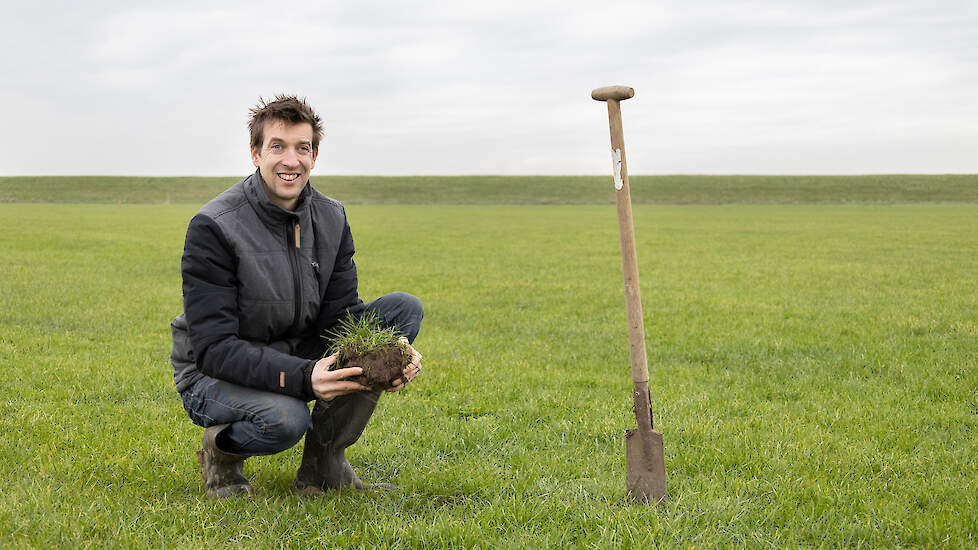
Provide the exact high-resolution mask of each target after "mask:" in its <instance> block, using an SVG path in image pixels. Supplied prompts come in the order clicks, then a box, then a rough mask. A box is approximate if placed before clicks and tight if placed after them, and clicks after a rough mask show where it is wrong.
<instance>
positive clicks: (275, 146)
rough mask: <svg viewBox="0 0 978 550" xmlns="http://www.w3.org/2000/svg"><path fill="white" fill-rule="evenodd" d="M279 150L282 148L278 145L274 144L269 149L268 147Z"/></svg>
mask: <svg viewBox="0 0 978 550" xmlns="http://www.w3.org/2000/svg"><path fill="white" fill-rule="evenodd" d="M281 148H282V146H281V145H279V144H278V143H276V144H275V145H272V146H271V147H269V149H281Z"/></svg>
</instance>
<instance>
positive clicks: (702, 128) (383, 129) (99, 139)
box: [0, 0, 978, 176]
mask: <svg viewBox="0 0 978 550" xmlns="http://www.w3.org/2000/svg"><path fill="white" fill-rule="evenodd" d="M317 4H318V3H316V2H308V3H302V4H299V3H284V4H278V3H271V2H260V3H258V2H248V1H241V0H238V1H234V2H179V1H178V2H166V3H153V4H152V5H151V4H149V3H147V4H146V5H145V6H144V5H141V4H140V3H133V2H125V3H123V2H98V1H85V2H60V1H54V2H39V3H33V2H19V3H16V4H15V5H13V6H9V5H8V6H7V7H5V8H4V10H3V11H4V17H3V21H2V22H0V45H2V46H3V51H4V54H3V55H2V56H0V72H2V74H3V75H4V77H3V83H2V84H0V99H2V102H3V103H2V104H3V105H4V109H3V111H2V114H0V117H2V119H3V131H2V132H0V175H28V174H38V175H40V174H112V175H124V174H127V175H202V176H204V175H206V176H211V175H228V176H239V175H246V174H248V173H249V172H251V171H252V170H253V168H252V166H251V161H250V158H249V155H248V135H247V129H246V124H247V117H248V108H249V107H250V106H252V105H254V104H255V103H256V102H257V101H258V99H259V97H266V98H267V97H271V96H273V95H274V94H276V93H281V92H288V93H295V94H298V95H301V96H305V97H306V98H307V99H308V101H309V102H310V103H311V104H312V105H313V106H314V107H315V108H316V109H317V111H318V112H319V114H320V116H321V117H322V118H323V120H324V122H325V127H326V137H325V140H324V142H323V144H322V146H321V151H320V157H319V160H318V162H317V165H316V169H315V170H314V174H358V175H365V174H386V175H390V174H605V173H609V174H610V171H611V160H610V152H609V150H610V142H609V137H608V123H607V110H606V108H605V105H604V104H603V103H599V102H596V101H594V100H592V99H591V98H590V92H591V90H592V89H593V88H597V87H600V86H605V85H612V84H624V85H628V86H632V87H634V88H635V97H634V98H633V99H630V100H628V101H625V102H623V103H622V112H623V118H624V127H625V146H626V152H627V156H628V167H629V172H630V173H631V174H676V173H703V174H729V173H740V174H770V173H783V174H856V173H910V172H923V173H953V172H957V173H961V172H966V173H976V172H978V154H976V145H978V107H976V105H978V38H976V36H978V34H976V33H978V31H976V29H978V2H976V1H974V0H961V1H955V0H888V1H875V0H869V1H859V0H845V1H836V0H757V1H733V0H702V1H693V0H687V1H678V0H677V1H672V0H669V1H665V0H646V1H617V2H616V1H609V2H600V1H595V0H590V1H586V2H577V1H568V0H562V1H553V2H549V1H538V0H519V1H509V0H492V1H485V0H480V1H475V2H469V1H442V0H426V1H406V2H396V1H387V2H381V1H348V2H338V1H332V2H322V3H321V4H322V5H317ZM155 6H158V7H155ZM300 6H301V7H300Z"/></svg>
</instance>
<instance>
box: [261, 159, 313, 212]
mask: <svg viewBox="0 0 978 550" xmlns="http://www.w3.org/2000/svg"><path fill="white" fill-rule="evenodd" d="M244 187H245V195H246V196H247V197H248V202H250V203H251V205H252V206H253V207H254V208H255V211H256V212H258V215H259V216H260V217H261V218H262V220H263V221H264V222H265V223H270V224H279V223H289V222H294V221H295V219H296V218H298V217H299V215H300V214H301V213H302V211H303V210H305V209H306V208H308V205H309V195H310V194H312V189H311V186H310V185H309V182H306V185H305V187H303V188H302V191H301V192H299V202H297V203H296V206H295V210H294V211H293V212H289V211H288V210H286V209H284V208H282V207H281V206H279V205H277V204H275V203H274V202H272V200H271V199H269V198H268V193H266V192H265V187H264V184H263V183H262V177H261V171H260V170H257V169H256V170H255V173H254V174H252V175H250V176H248V177H247V178H246V179H245V182H244Z"/></svg>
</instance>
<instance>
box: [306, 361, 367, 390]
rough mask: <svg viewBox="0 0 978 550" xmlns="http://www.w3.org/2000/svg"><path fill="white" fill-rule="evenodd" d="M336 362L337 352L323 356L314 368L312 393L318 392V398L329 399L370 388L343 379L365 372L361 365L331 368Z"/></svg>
mask: <svg viewBox="0 0 978 550" xmlns="http://www.w3.org/2000/svg"><path fill="white" fill-rule="evenodd" d="M334 363H336V354H333V355H330V356H329V357H323V358H322V359H320V360H319V361H317V362H316V366H315V367H313V368H312V393H314V394H316V398H317V399H322V400H323V401H329V400H331V399H333V398H334V397H339V396H341V395H346V394H348V393H353V392H358V391H363V390H369V389H370V388H368V387H367V386H364V385H361V384H358V383H356V382H350V381H349V380H343V378H348V377H350V376H357V375H360V374H363V369H361V368H360V367H350V368H347V369H336V370H329V368H330V367H331V366H333V364H334Z"/></svg>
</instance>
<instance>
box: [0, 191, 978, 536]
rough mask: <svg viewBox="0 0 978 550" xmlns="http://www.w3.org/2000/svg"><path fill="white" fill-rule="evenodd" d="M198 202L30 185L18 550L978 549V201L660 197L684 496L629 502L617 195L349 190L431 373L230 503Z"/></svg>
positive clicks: (370, 271) (654, 357) (19, 244)
mask: <svg viewBox="0 0 978 550" xmlns="http://www.w3.org/2000/svg"><path fill="white" fill-rule="evenodd" d="M195 210H196V206H194V205H57V204H43V205H42V204H38V205H33V204H5V205H0V250H3V254H4V261H3V262H2V263H0V281H2V284H0V364H2V366H3V376H2V377H0V390H2V392H3V395H4V399H3V400H0V449H2V456H0V487H2V489H0V547H13V548H17V547H44V548H46V547H65V548H85V547H122V548H142V547H167V548H170V547H175V548H216V547H226V546H229V547H231V546H233V547H237V546H247V547H255V548H266V547H267V548H300V547H303V548H305V547H344V546H347V547H361V548H371V547H401V548H414V547H428V548H432V547H502V548H507V547H509V548H527V547H529V548H549V547H552V548H563V547H583V548H588V547H596V548H639V547H641V548H690V547H692V548H710V547H712V548H725V547H745V548H790V547H830V548H840V547H843V548H850V547H851V548H879V547H925V546H929V547H937V548H945V547H946V548H974V547H975V546H976V545H978V528H976V525H978V458H976V457H978V371H976V369H975V364H976V361H978V351H976V350H978V347H976V344H975V342H976V339H978V321H976V318H975V311H978V241H976V239H975V235H978V205H970V204H944V205H902V206H873V205H849V206H825V205H822V206H819V205H815V206H811V205H808V206H799V205H791V206H785V205H780V206H776V205H753V206H751V205H746V206H745V205H741V206H637V207H636V208H635V224H636V232H637V241H638V253H639V261H640V271H641V281H642V296H643V301H644V305H645V318H646V325H645V327H646V332H647V340H648V347H649V358H650V367H651V374H652V382H651V383H652V388H653V390H652V391H653V395H652V397H653V404H654V407H655V411H656V420H657V425H658V426H659V427H660V428H661V429H662V431H663V433H664V435H665V445H666V447H665V450H666V466H667V471H668V476H669V477H668V489H669V495H670V503H669V505H668V506H667V507H666V508H665V509H662V510H657V509H654V508H647V507H641V506H633V505H629V504H627V503H626V501H625V499H624V488H625V465H624V437H623V435H624V430H625V429H626V428H629V427H631V426H632V425H633V424H634V419H633V418H632V416H631V411H630V408H631V396H630V391H631V387H630V377H629V368H628V356H627V335H626V327H625V312H624V300H623V297H622V290H621V280H620V277H621V275H620V267H619V256H618V248H617V247H618V240H617V226H616V221H615V211H614V208H613V207H610V206H568V207H545V206H520V207H512V206H509V207H507V206H385V205H372V206H355V205H354V206H351V207H350V208H349V209H348V210H349V215H350V221H351V224H352V226H353V229H354V236H355V238H356V240H357V249H358V254H357V258H358V265H359V268H360V275H361V280H362V284H361V294H362V295H363V296H364V297H365V298H368V299H369V298H373V297H376V296H378V295H380V294H383V293H386V292H389V291H392V290H405V291H408V292H412V293H415V294H416V295H418V296H419V297H421V298H422V299H423V300H424V302H425V306H426V311H425V320H424V324H423V326H422V332H421V336H420V337H419V339H418V341H417V342H416V347H417V348H418V350H419V351H421V352H422V353H423V354H424V356H425V361H424V363H425V370H424V374H423V375H422V376H421V377H420V378H419V379H418V380H417V381H416V382H415V383H413V384H412V385H411V386H409V387H408V388H407V389H406V390H405V391H403V392H401V393H399V394H393V395H385V396H384V398H383V399H382V401H381V404H380V407H379V409H378V412H377V414H376V416H375V418H374V420H373V421H372V422H371V424H370V425H369V426H368V428H367V431H366V433H365V435H364V438H363V439H362V440H361V442H360V443H358V444H357V445H355V446H354V447H352V448H351V449H350V453H349V454H350V457H351V461H352V463H353V464H354V467H356V468H357V470H358V472H359V473H360V475H361V477H363V478H364V479H365V480H368V481H382V480H383V481H392V482H394V483H396V484H398V485H399V486H400V487H401V488H402V490H401V491H400V492H397V493H394V494H361V493H349V492H344V493H338V494H333V495H330V496H329V497H328V498H325V499H320V500H302V499H299V498H297V497H294V496H292V495H291V494H290V493H289V491H288V486H289V484H290V482H291V481H292V476H293V475H294V472H295V468H296V467H297V465H298V460H299V451H300V450H299V449H293V450H290V451H287V452H285V453H281V454H279V455H276V456H272V457H263V458H258V459H252V460H249V461H248V463H247V465H246V471H247V473H248V474H249V475H250V477H251V479H252V481H253V484H254V486H255V489H256V496H255V498H254V499H252V500H235V501H231V502H211V501H206V500H204V499H203V498H202V494H203V490H202V487H201V483H200V479H199V473H198V471H197V468H196V459H195V456H194V451H195V450H196V449H197V448H198V447H197V446H198V445H199V437H200V433H201V430H200V429H199V428H197V427H195V426H193V425H192V424H191V422H190V421H189V420H188V419H187V417H186V414H185V413H184V412H183V410H182V406H181V404H180V401H179V399H178V397H177V395H176V393H175V392H174V391H173V384H172V379H171V370H170V366H169V363H168V360H167V357H168V353H169V328H168V322H169V320H170V318H171V317H172V316H173V315H175V314H176V313H178V312H179V310H180V274H179V258H180V253H181V248H182V244H183V236H184V231H185V228H186V223H187V221H188V220H189V218H190V217H191V216H192V215H193V213H194V211H195Z"/></svg>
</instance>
